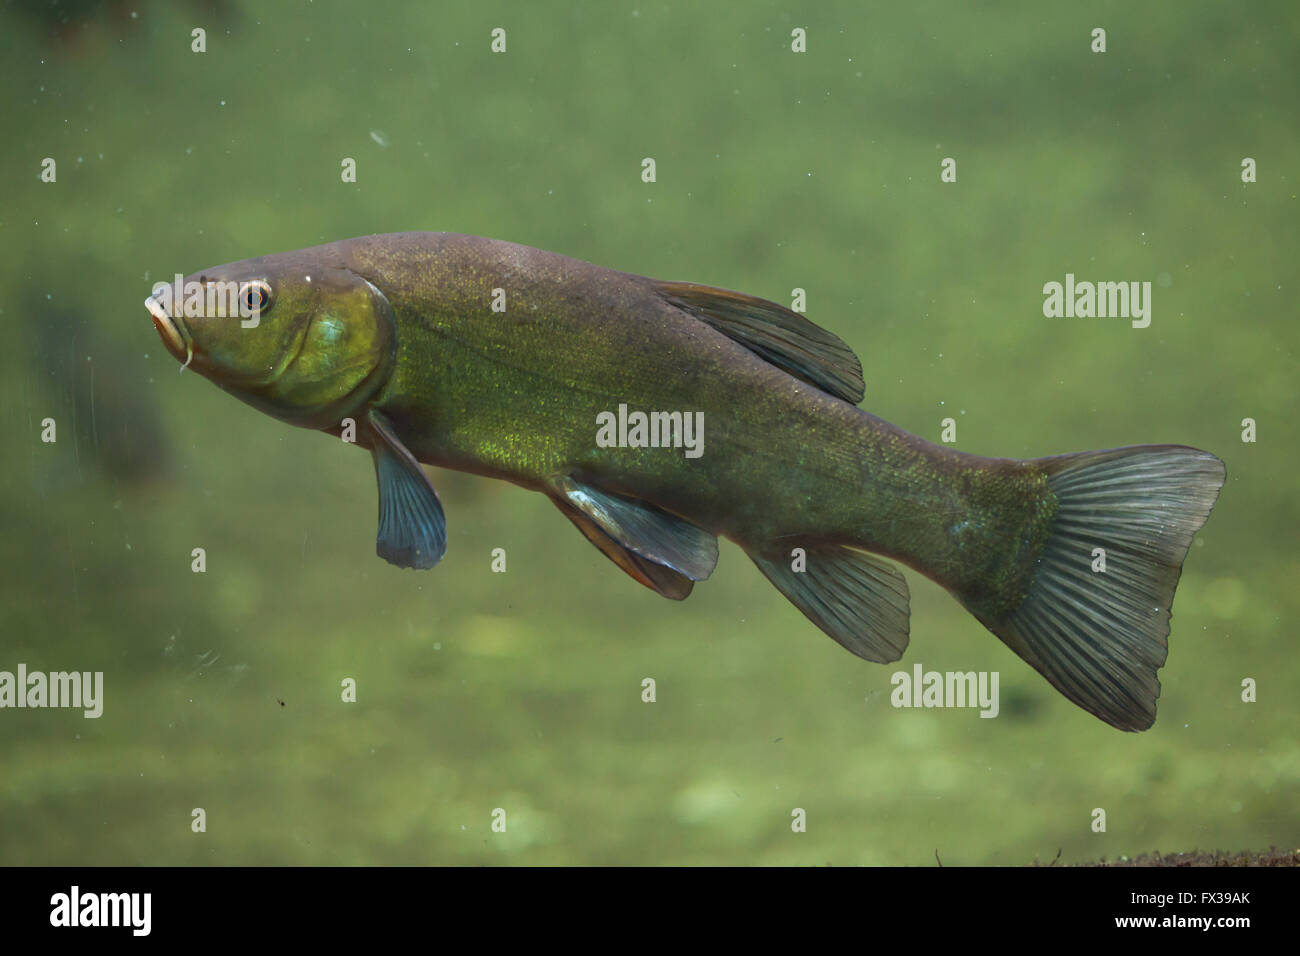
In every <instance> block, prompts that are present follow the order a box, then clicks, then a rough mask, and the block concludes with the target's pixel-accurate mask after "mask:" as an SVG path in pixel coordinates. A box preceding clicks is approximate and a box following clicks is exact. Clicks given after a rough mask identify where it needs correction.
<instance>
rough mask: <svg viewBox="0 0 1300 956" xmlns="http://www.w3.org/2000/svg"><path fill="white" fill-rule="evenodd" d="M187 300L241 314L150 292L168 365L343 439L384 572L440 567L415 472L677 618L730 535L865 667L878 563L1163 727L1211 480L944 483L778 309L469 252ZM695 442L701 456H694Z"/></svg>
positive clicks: (1099, 699)
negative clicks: (1171, 657) (532, 501)
mask: <svg viewBox="0 0 1300 956" xmlns="http://www.w3.org/2000/svg"><path fill="white" fill-rule="evenodd" d="M185 281H186V286H187V287H188V288H190V289H191V290H192V291H193V290H198V291H199V292H203V293H207V292H209V291H212V290H216V291H218V292H220V291H222V290H230V292H231V295H230V296H229V297H233V298H235V299H236V300H237V301H236V302H231V303H228V305H230V306H231V307H233V306H235V305H238V310H236V312H235V313H234V315H233V317H232V313H231V311H230V309H229V308H228V309H226V310H224V314H223V310H221V309H217V310H212V309H205V308H203V307H201V306H203V305H205V304H207V303H204V302H200V301H198V300H199V299H200V298H201V297H200V296H198V295H195V296H193V297H189V298H186V299H185V300H184V301H182V299H181V293H182V292H183V291H184V290H183V289H178V290H177V293H178V294H177V295H170V294H167V293H166V291H165V290H160V292H158V293H156V294H155V295H154V296H151V297H150V298H149V299H148V300H147V301H146V303H145V305H146V306H147V308H148V309H149V312H150V314H151V315H152V317H153V321H154V324H155V325H156V327H157V330H158V332H159V334H160V335H161V336H162V340H163V342H164V343H165V344H166V347H167V349H168V350H169V351H170V352H171V353H172V355H174V356H175V357H176V358H177V360H178V361H182V362H185V363H187V364H188V365H190V367H192V368H193V369H194V370H195V371H197V372H198V373H200V374H201V375H203V376H205V377H207V378H208V379H210V380H211V381H213V382H214V383H216V384H217V385H218V386H220V387H221V388H222V389H224V390H225V391H227V392H229V393H230V394H232V395H234V396H235V397H237V398H239V399H241V400H242V401H245V402H247V403H248V404H250V405H252V406H253V407H255V408H258V409H260V410H261V411H263V412H265V413H267V414H268V415H272V416H274V417H276V418H278V419H281V420H282V421H285V422H288V423H290V424H293V425H300V426H302V427H304V428H312V429H319V430H321V431H325V432H329V433H331V434H334V435H341V434H343V433H344V429H345V428H354V429H355V443H356V444H357V445H360V446H361V447H363V448H366V449H368V450H369V451H370V453H371V456H372V458H373V460H374V466H375V473H376V476H377V479H378V484H379V534H378V545H377V550H378V553H379V554H380V556H382V557H384V558H385V559H387V560H388V561H390V562H392V563H393V564H396V565H400V566H402V567H409V568H429V567H432V566H433V565H434V564H436V563H437V562H438V560H439V559H440V558H441V557H442V556H443V552H444V550H445V548H446V525H445V520H444V517H443V511H442V506H441V505H440V503H439V501H438V496H437V494H436V493H435V491H434V489H433V486H432V485H431V483H430V481H429V478H428V477H427V476H426V475H425V473H424V471H423V469H422V468H421V467H420V463H421V462H425V463H428V464H431V465H437V466H439V467H442V468H452V469H459V470H461V471H465V472H470V473H473V474H476V475H484V476H487V477H490V478H499V479H504V480H506V481H510V482H514V483H515V484H517V485H521V486H522V487H524V488H528V489H531V490H533V491H539V492H541V493H542V494H545V495H547V496H548V497H550V499H551V500H552V501H553V502H554V503H555V504H556V506H557V507H558V508H559V509H560V511H561V512H562V513H563V514H564V516H565V517H566V518H568V519H569V520H570V521H572V522H573V523H574V524H575V525H577V527H578V529H579V530H580V531H581V532H582V533H583V535H585V536H586V538H587V539H588V540H589V541H590V542H591V543H592V544H594V545H595V546H596V547H597V548H599V549H600V550H601V551H602V552H603V553H604V554H605V555H606V556H607V557H609V558H610V559H611V560H612V561H613V562H614V563H615V564H617V565H618V566H619V567H620V568H622V569H623V570H624V571H625V572H626V573H627V574H628V575H630V576H631V577H632V578H634V579H635V580H637V581H639V582H640V583H641V584H643V585H645V586H646V587H649V588H651V589H653V590H655V591H657V592H658V593H660V594H662V595H663V596H665V597H668V598H673V599H675V600H680V599H682V598H685V597H686V596H687V595H688V594H690V592H691V588H692V586H693V585H694V583H695V582H696V581H702V580H704V579H705V578H707V577H708V576H709V574H710V573H711V572H712V571H713V568H714V565H715V564H716V562H717V558H718V542H717V537H718V536H719V535H725V536H726V537H728V538H730V539H731V540H732V541H734V542H736V544H738V545H739V546H740V547H741V548H743V549H744V551H745V553H746V554H748V555H749V557H750V558H751V559H752V560H753V562H754V563H755V564H756V565H758V568H759V570H760V571H762V573H763V574H764V575H765V576H766V577H767V579H768V580H769V581H770V582H771V583H772V584H773V585H774V586H775V587H776V588H777V590H779V591H780V592H781V593H782V594H784V595H785V596H786V597H787V598H788V599H789V600H790V601H791V602H792V603H793V604H794V605H795V606H796V607H798V608H799V610H800V611H802V612H803V613H804V615H806V616H807V617H808V619H809V620H811V621H812V622H813V623H814V624H816V625H817V626H818V627H819V628H821V629H822V630H823V631H825V632H826V633H827V634H828V635H830V636H831V637H832V638H834V639H835V640H836V641H838V642H839V643H840V644H841V645H843V646H844V647H845V648H847V649H848V650H849V651H851V652H852V653H853V654H856V655H857V656H859V657H862V658H865V659H866V660H869V661H876V662H879V663H887V662H890V661H896V660H898V659H899V658H900V657H901V656H902V654H903V651H904V649H905V648H906V647H907V642H908V636H909V625H908V618H909V609H908V588H907V583H906V581H905V580H904V578H903V575H902V574H901V573H900V572H899V570H898V569H897V568H896V567H895V566H894V565H893V564H892V563H890V562H889V561H886V560H883V559H884V558H890V559H893V560H894V561H897V562H901V563H902V564H905V565H907V566H909V567H911V568H913V569H915V570H916V571H919V572H920V573H921V574H924V575H926V576H927V577H929V578H931V579H933V580H934V581H937V582H938V583H939V584H941V585H942V586H943V587H945V588H946V589H947V590H948V591H949V592H950V593H951V594H952V595H953V596H954V597H956V599H957V600H958V601H959V602H961V604H962V606H964V607H965V608H966V609H967V610H968V611H970V613H971V614H973V615H974V616H975V617H976V618H977V619H978V620H979V621H980V623H981V624H983V625H984V626H985V627H986V628H988V629H989V630H990V631H992V632H993V633H994V634H995V635H996V636H997V637H998V638H1000V639H1001V640H1002V641H1003V642H1004V643H1005V644H1006V645H1007V646H1008V647H1010V648H1011V649H1012V650H1013V651H1015V652H1016V653H1017V654H1019V655H1020V656H1021V657H1022V658H1024V660H1025V661H1026V662H1028V663H1029V664H1030V665H1031V666H1032V667H1034V668H1035V669H1036V670H1038V671H1039V672H1040V673H1041V674H1042V675H1043V676H1044V677H1046V678H1047V680H1048V681H1050V682H1051V683H1052V685H1053V686H1054V687H1056V688H1057V690H1059V691H1060V692H1061V693H1062V694H1064V695H1065V696H1066V697H1068V698H1069V699H1070V700H1072V701H1073V702H1074V703H1076V704H1078V705H1079V706H1080V707H1082V708H1084V709H1085V710H1087V711H1089V712H1090V713H1092V714H1095V715H1096V716H1097V717H1099V718H1101V719H1102V720H1104V721H1106V722H1107V723H1109V724H1111V725H1112V726H1114V727H1117V728H1119V729H1121V730H1129V731H1137V730H1144V729H1146V728H1148V727H1150V726H1151V724H1152V722H1153V721H1154V720H1155V715H1156V698H1157V697H1158V696H1159V694H1160V683H1159V681H1158V680H1157V678H1156V671H1157V670H1158V669H1159V668H1160V667H1161V666H1162V665H1163V664H1164V662H1165V657H1166V655H1167V653H1168V647H1167V638H1168V635H1169V620H1170V604H1171V603H1172V601H1173V597H1174V589H1175V587H1176V586H1177V584H1178V577H1179V573H1180V571H1181V570H1182V562H1183V559H1184V558H1185V557H1186V554H1187V549H1188V547H1189V546H1190V544H1191V541H1192V536H1193V535H1194V534H1195V533H1196V531H1197V530H1198V529H1199V528H1200V527H1201V525H1202V524H1204V523H1205V520H1206V518H1207V517H1208V515H1209V513H1210V509H1211V508H1212V507H1213V506H1214V503H1215V500H1216V498H1217V497H1218V493H1219V489H1220V487H1221V486H1222V484H1223V481H1224V466H1223V463H1222V462H1221V461H1220V460H1219V459H1218V458H1216V457H1215V456H1214V455H1212V454H1210V453H1208V452H1205V451H1200V450H1198V449H1195V448H1189V447H1185V446H1181V445H1138V446H1133V447H1128V448H1116V449H1111V450H1107V451H1088V452H1080V453H1077V454H1071V455H1058V456H1053V457H1047V458H1033V459H1027V460H1018V459H1011V458H984V457H980V456H977V455H969V454H964V453H962V452H959V451H956V450H954V449H952V448H948V447H946V446H943V445H937V444H934V443H932V442H929V441H926V440H924V439H922V438H919V437H917V436H915V435H912V434H910V433H908V432H906V431H903V430H902V429H901V428H898V427H896V426H894V425H891V424H890V423H889V422H886V421H883V420H882V419H879V418H876V417H875V416H873V415H871V414H869V413H868V412H865V411H863V410H862V409H860V408H858V407H857V403H858V402H859V401H861V399H862V397H863V394H864V389H863V382H862V366H861V363H860V362H859V361H858V359H857V357H856V356H855V355H854V354H853V352H852V350H851V349H850V348H849V347H848V346H847V345H846V344H845V343H844V342H843V341H841V340H840V339H839V338H837V337H836V336H835V335H833V334H831V333H830V332H827V331H826V330H825V329H822V328H820V327H819V326H817V325H814V324H813V323H812V322H810V321H808V319H806V318H805V317H803V316H802V315H799V314H797V313H795V312H792V311H790V310H789V309H786V308H784V307H783V306H780V305H777V304H775V303H773V302H768V301H765V300H763V299H757V298H754V297H752V296H748V295H743V294H741V293H738V292H729V291H724V290H721V289H714V288H710V287H708V286H703V285H696V284H694V283H689V282H662V281H657V280H655V279H649V278H646V277H644V276H639V275H632V274H630V273H626V272H617V271H614V270H612V269H605V268H602V267H600V266H596V265H592V264H590V263H586V262H580V261H578V260H576V259H570V258H567V257H565V256H561V255H557V254H555V253H551V252H545V251H542V250H540V249H532V248H528V247H526V246H520V245H515V244H513V243H508V242H500V241H497V240H492V239H483V238H478V237H475V236H463V235H454V234H448V233H399V234H392V235H379V236H366V237H363V238H358V239H347V240H342V241H339V242H332V243H329V244H327V245H322V246H316V247H314V248H311V249H303V250H300V251H298V252H287V253H283V254H280V255H270V256H263V257H259V258H255V259H247V260H244V261H243V262H235V263H231V264H229V265H224V266H218V267H217V268H213V269H207V270H204V271H203V272H201V273H195V274H193V275H190V276H187V277H186V280H185ZM190 283H195V284H196V285H194V286H190V285H189V284H190ZM218 301H220V298H219V297H218ZM241 315H242V316H245V317H244V318H241V317H240V316H241ZM628 409H631V410H633V412H632V413H629V412H628V411H627V410H628ZM652 412H659V413H660V414H658V415H651V414H650V413H652ZM665 412H666V413H668V414H666V415H665V414H664V413H665ZM636 413H640V417H639V418H638V416H637V414H636ZM676 413H680V415H679V416H677V417H674V415H675V414H676ZM615 414H617V417H618V428H617V429H615V428H614V427H613V425H612V424H611V420H612V419H613V418H614V416H615ZM345 420H347V421H345ZM647 420H648V421H649V422H650V425H651V427H650V429H649V430H650V431H652V432H654V433H655V434H654V435H653V436H652V438H651V439H647V437H646V435H645V431H646V422H647ZM679 422H680V423H681V424H680V425H679V424H678V423H679ZM686 425H700V426H702V428H703V432H704V433H703V434H696V435H694V436H693V441H694V442H696V443H698V444H696V445H695V454H692V453H691V446H690V445H686V447H682V446H683V444H684V443H683V441H682V438H683V435H682V434H681V433H682V431H683V430H684V426H686ZM615 431H617V432H618V438H619V439H621V441H620V440H610V439H611V437H612V436H613V434H614V432H615ZM695 431H696V432H699V428H696V429H695ZM598 437H600V438H601V440H598ZM706 437H707V440H706ZM634 439H635V440H634ZM654 439H663V440H654ZM664 445H668V446H669V447H663V446H664ZM1097 548H1101V549H1104V551H1105V562H1106V564H1105V571H1104V572H1100V573H1099V572H1096V571H1094V570H1093V563H1094V561H1095V557H1094V549H1097Z"/></svg>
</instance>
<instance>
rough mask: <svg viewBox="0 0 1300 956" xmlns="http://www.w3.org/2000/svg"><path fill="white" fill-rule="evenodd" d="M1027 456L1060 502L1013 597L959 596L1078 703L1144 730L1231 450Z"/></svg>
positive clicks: (1158, 448) (1153, 448)
mask: <svg viewBox="0 0 1300 956" xmlns="http://www.w3.org/2000/svg"><path fill="white" fill-rule="evenodd" d="M1027 464H1029V465H1031V466H1036V467H1037V468H1038V469H1039V470H1040V472H1041V473H1042V474H1043V475H1044V476H1045V477H1046V482H1047V488H1048V498H1049V501H1048V502H1047V503H1048V505H1049V506H1054V512H1055V513H1054V514H1053V515H1052V517H1051V520H1050V524H1049V525H1048V526H1047V535H1046V540H1045V542H1044V543H1042V545H1041V546H1040V547H1039V548H1038V550H1037V553H1036V554H1035V555H1034V557H1033V559H1032V561H1031V562H1029V563H1028V572H1027V573H1026V574H1025V575H1024V576H1023V577H1022V578H1021V580H1020V581H1019V582H1018V586H1017V592H1018V593H1017V595H1014V596H1013V600H1015V603H1014V606H1013V607H1012V608H1011V609H1010V610H1009V611H1005V610H1004V611H1002V612H1000V613H998V614H997V615H996V616H988V605H987V603H984V602H982V600H981V599H980V597H977V596H974V595H972V596H970V597H969V599H968V597H966V596H963V595H961V594H958V595H957V596H958V598H959V599H960V600H962V603H963V604H964V605H965V606H966V607H967V609H968V610H971V612H972V613H973V614H975V616H976V617H977V618H979V620H980V622H981V623H982V624H983V625H984V626H985V627H987V628H988V629H989V630H990V631H992V632H993V633H994V634H995V635H997V637H999V638H1000V639H1001V640H1002V641H1003V643H1005V644H1006V645H1007V646H1008V647H1010V648H1011V649H1012V650H1013V651H1015V652H1016V653H1017V654H1019V655H1020V656H1021V657H1022V658H1024V659H1025V661H1027V662H1028V663H1029V664H1030V665H1031V666H1033V667H1034V669H1035V670H1037V671H1038V672H1039V673H1040V674H1042V675H1043V676H1044V677H1046V678H1047V679H1048V681H1050V682H1051V684H1052V686H1054V687H1055V688H1056V689H1057V690H1059V691H1060V692H1061V693H1062V694H1064V695H1065V696H1066V697H1068V698H1069V699H1070V700H1072V701H1073V702H1074V703H1076V704H1078V705H1079V706H1080V707H1082V708H1083V709H1084V710H1086V711H1088V712H1089V713H1092V714H1094V715H1095V716H1097V717H1099V718H1101V719H1102V720H1104V721H1106V723H1108V724H1110V725H1111V726H1113V727H1117V728H1119V729H1120V730H1127V731H1138V730H1146V729H1147V728H1148V727H1150V726H1151V725H1152V723H1153V722H1154V721H1155V717H1156V698H1158V697H1159V696H1160V681H1159V680H1158V679H1157V678H1156V671H1157V670H1158V669H1159V668H1160V667H1161V666H1162V665H1163V664H1164V662H1165V657H1166V655H1167V654H1168V637H1169V619H1170V605H1171V604H1172V603H1173V599H1174V589H1175V588H1176V587H1177V586H1178V578H1179V575H1180V573H1181V572H1182V565H1183V560H1184V558H1186V556H1187V550H1188V548H1189V547H1190V546H1191V543H1192V536H1193V535H1194V534H1195V533H1196V532H1197V531H1198V530H1199V529H1200V528H1201V526H1202V525H1203V524H1204V523H1205V520H1206V518H1207V517H1208V516H1209V514H1210V509H1211V508H1213V507H1214V503H1215V501H1216V499H1217V498H1218V495H1219V489H1220V488H1221V487H1222V485H1223V482H1224V477H1225V470H1224V465H1223V462H1222V461H1220V460H1219V459H1218V458H1216V457H1215V456H1214V455H1211V454H1210V453H1209V452H1205V451H1200V450H1199V449H1196V448H1188V447H1186V446H1182V445H1139V446H1134V447H1130V448H1117V449H1112V450H1109V451H1092V452H1081V453H1078V454H1073V455H1060V456H1056V457H1052V458H1040V459H1036V460H1034V461H1031V462H1028V463H1027ZM1050 499H1054V501H1052V500H1050ZM1016 599H1018V600H1016ZM1007 603H1010V602H1007Z"/></svg>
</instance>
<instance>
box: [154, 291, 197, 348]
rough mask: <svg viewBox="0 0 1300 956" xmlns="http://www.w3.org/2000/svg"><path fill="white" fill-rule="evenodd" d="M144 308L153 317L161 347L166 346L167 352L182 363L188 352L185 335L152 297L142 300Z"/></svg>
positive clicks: (161, 305)
mask: <svg viewBox="0 0 1300 956" xmlns="http://www.w3.org/2000/svg"><path fill="white" fill-rule="evenodd" d="M144 307H145V308H146V309H148V310H149V314H150V315H151V316H153V324H154V328H156V329H157V330H158V334H159V335H160V336H162V340H163V345H165V346H167V351H168V352H171V353H172V355H173V356H175V358H176V360H177V361H179V362H184V361H185V359H186V357H187V353H188V351H189V350H188V349H187V347H186V345H185V334H184V333H183V332H182V331H181V328H180V325H179V323H178V322H177V321H176V320H175V319H173V318H172V317H171V316H170V315H168V314H167V310H166V309H165V308H163V304H162V303H161V302H159V301H158V299H157V298H156V297H154V296H152V295H151V296H149V298H147V299H145V300H144Z"/></svg>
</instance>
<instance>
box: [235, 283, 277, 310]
mask: <svg viewBox="0 0 1300 956" xmlns="http://www.w3.org/2000/svg"><path fill="white" fill-rule="evenodd" d="M239 304H240V306H242V307H243V309H244V310H245V311H247V312H249V313H250V314H252V313H256V314H258V315H261V314H262V313H264V312H265V311H266V310H267V309H269V308H270V307H271V286H270V285H269V284H268V283H266V282H263V281H262V280H261V279H254V280H253V281H252V282H249V283H246V284H245V285H244V286H243V288H241V289H240V290H239Z"/></svg>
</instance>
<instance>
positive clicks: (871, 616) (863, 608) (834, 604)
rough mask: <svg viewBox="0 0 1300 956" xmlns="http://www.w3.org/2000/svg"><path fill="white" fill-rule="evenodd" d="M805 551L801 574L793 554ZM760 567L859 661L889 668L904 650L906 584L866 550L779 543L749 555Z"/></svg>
mask: <svg viewBox="0 0 1300 956" xmlns="http://www.w3.org/2000/svg"><path fill="white" fill-rule="evenodd" d="M794 548H801V549H803V551H804V557H803V561H804V562H805V565H804V568H803V570H795V568H794V567H792V564H793V559H792V556H791V551H792V550H793V549H794ZM749 556H750V558H751V559H753V562H754V563H755V564H757V565H758V569H759V570H760V571H762V572H763V574H764V575H766V577H767V579H768V580H769V581H771V582H772V584H773V585H775V586H776V589H777V590H778V591H780V592H781V593H782V594H784V595H785V596H786V597H787V598H789V600H790V602H791V603H792V604H793V605H794V606H795V607H797V608H798V609H799V610H801V611H803V613H804V616H805V617H807V618H808V620H810V621H812V622H813V623H814V624H816V625H817V626H818V627H819V628H821V629H822V630H823V631H825V632H826V633H827V634H829V635H830V636H831V637H832V638H834V640H835V641H836V642H837V643H838V644H840V645H841V646H843V647H844V648H845V649H846V650H848V651H851V652H852V653H854V654H856V655H857V656H858V657H861V658H864V659H865V660H869V661H874V662H875V663H877V664H889V663H891V662H893V661H896V660H898V659H899V658H900V657H902V656H903V651H904V650H906V648H907V641H908V631H909V617H910V613H911V612H910V610H909V607H908V598H909V594H908V590H907V580H906V579H905V578H904V577H903V575H902V574H901V573H900V572H899V570H898V569H897V568H895V567H894V566H893V565H891V564H888V563H886V562H885V561H881V560H880V559H878V558H875V557H873V556H871V555H869V554H867V553H866V552H865V551H858V550H856V549H855V548H850V547H847V546H845V545H841V544H835V543H830V542H813V543H805V542H801V541H797V540H791V541H789V542H788V546H787V542H782V546H781V548H779V549H778V548H768V549H766V550H765V551H763V552H750V555H749Z"/></svg>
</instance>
